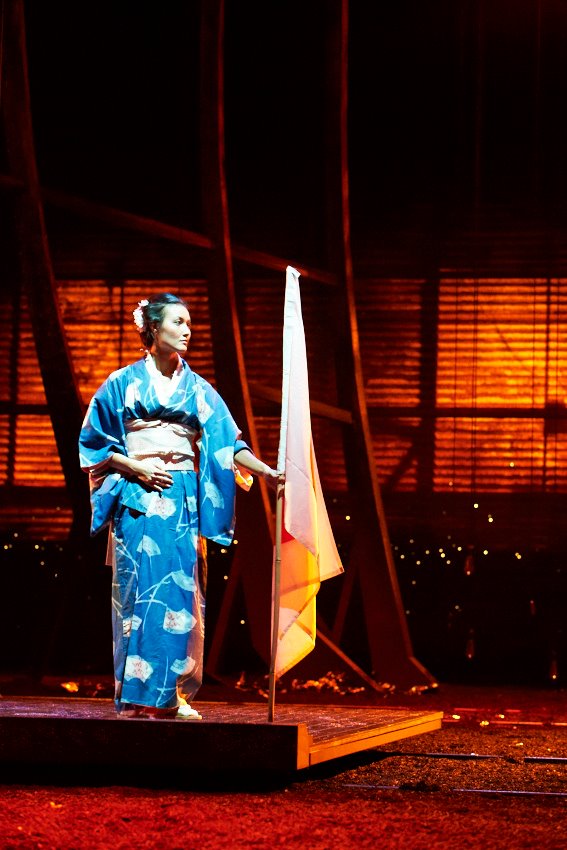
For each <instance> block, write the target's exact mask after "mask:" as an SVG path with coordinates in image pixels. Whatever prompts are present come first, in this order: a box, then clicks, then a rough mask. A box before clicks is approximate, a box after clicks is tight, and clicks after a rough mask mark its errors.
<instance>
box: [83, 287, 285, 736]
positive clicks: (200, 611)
mask: <svg viewBox="0 0 567 850" xmlns="http://www.w3.org/2000/svg"><path fill="white" fill-rule="evenodd" d="M134 320H135V322H136V326H137V327H138V330H139V332H140V336H141V339H142V342H143V344H144V346H145V348H146V355H145V357H143V358H142V359H141V360H138V361H137V362H136V363H133V364H131V365H129V366H125V367H124V368H122V369H118V370H117V371H116V372H113V373H112V374H111V375H110V376H109V377H108V378H107V380H106V381H105V382H104V384H103V385H102V386H101V387H100V388H99V390H97V392H96V393H95V395H94V397H93V398H92V400H91V402H90V405H89V409H88V411H87V414H86V417H85V421H84V423H83V428H82V430H81V435H80V439H79V448H80V462H81V467H82V468H83V469H84V470H85V471H87V472H88V473H89V477H90V485H91V505H92V526H91V534H96V532H97V531H100V530H101V529H102V528H103V527H105V526H107V525H109V526H110V536H109V563H110V564H111V565H112V568H113V594H112V619H113V634H114V674H115V687H116V690H115V702H116V708H117V711H118V712H119V714H122V715H123V716H132V715H134V716H139V715H142V716H144V715H146V716H151V717H161V716H165V717H167V716H178V717H183V718H187V719H200V715H199V714H198V712H197V711H195V710H194V709H192V708H191V706H190V705H189V700H190V699H192V698H193V697H194V695H195V693H196V692H197V690H198V689H199V687H200V685H201V681H202V677H203V643H204V610H205V599H204V595H203V592H202V587H201V581H200V577H199V569H198V565H199V560H200V558H201V556H202V552H201V546H202V543H204V540H202V538H209V539H210V540H213V541H215V542H216V543H220V544H222V545H228V544H230V543H231V541H232V537H233V533H234V500H235V481H236V480H239V483H241V482H242V481H243V478H242V475H241V474H240V470H239V468H242V470H243V471H244V474H245V479H246V485H245V486H247V487H249V485H250V483H251V480H250V476H249V475H248V473H249V472H252V473H255V474H257V475H260V476H263V477H265V478H268V479H270V480H274V481H275V479H277V472H276V471H275V470H274V469H271V468H270V467H269V466H267V465H266V464H265V463H262V461H261V460H259V459H258V458H256V457H255V456H254V455H253V454H252V452H251V451H250V450H249V448H248V446H247V445H246V443H244V442H243V441H242V440H241V439H240V436H241V435H240V431H239V430H238V427H237V425H236V424H235V422H234V420H233V418H232V416H231V415H230V412H229V410H228V408H227V406H226V404H225V403H224V401H223V400H222V398H221V397H220V396H219V394H218V393H217V392H216V391H215V390H214V389H213V387H212V386H211V385H210V384H209V383H207V381H205V380H204V379H203V378H201V377H200V376H199V375H197V374H195V373H194V372H192V370H191V369H190V368H189V366H188V365H187V363H186V362H185V360H183V359H182V355H184V354H185V353H186V351H187V348H188V345H189V340H190V337H191V323H190V316H189V311H188V309H187V306H186V304H185V302H184V301H182V300H181V299H180V298H178V297H177V296H176V295H172V294H171V293H163V294H160V295H156V296H154V297H153V298H152V299H151V300H150V301H146V300H144V301H140V303H139V305H138V307H137V308H136V310H134Z"/></svg>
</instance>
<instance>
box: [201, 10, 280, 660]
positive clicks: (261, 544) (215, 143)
mask: <svg viewBox="0 0 567 850" xmlns="http://www.w3.org/2000/svg"><path fill="white" fill-rule="evenodd" d="M200 69H201V83H200V85H201V91H200V110H201V130H200V142H201V181H202V209H203V216H204V226H205V232H206V235H207V236H209V237H210V238H211V239H212V242H213V246H214V247H213V248H212V250H211V251H210V252H208V255H207V256H208V263H209V264H208V280H209V299H210V314H211V331H212V340H213V357H214V364H215V375H216V379H217V386H218V389H219V391H220V393H221V395H222V396H223V398H224V399H225V400H226V402H227V404H228V405H229V407H230V409H231V412H232V414H233V416H234V418H235V419H236V421H237V423H238V425H239V427H240V428H241V429H242V431H243V433H244V436H245V438H246V439H247V441H248V442H249V443H250V445H251V447H252V449H253V451H254V452H256V453H257V452H258V439H257V436H256V428H255V424H254V416H253V411H252V403H251V399H250V391H249V387H248V381H247V377H246V364H245V360H244V353H243V347H242V341H241V333H240V323H239V317H238V310H237V298H236V290H235V282H234V271H233V262H232V245H231V239H230V226H229V210H228V198H227V187H226V174H225V139H224V0H202V2H201V58H200ZM282 276H283V270H282ZM282 279H283V278H282ZM239 495H240V494H239ZM237 537H238V547H237V548H236V549H235V551H234V557H233V564H232V569H231V574H230V576H229V584H228V586H227V588H226V591H225V594H224V598H223V604H222V606H221V611H220V615H219V619H218V621H217V627H216V630H215V634H214V636H213V640H212V643H211V647H210V650H209V653H208V669H209V672H212V673H214V672H217V671H218V668H219V666H220V665H221V664H222V652H223V648H224V646H225V644H226V642H227V641H228V640H229V639H230V635H229V634H228V625H229V619H230V613H231V606H232V604H233V600H234V596H235V589H236V584H237V583H238V582H240V581H242V584H243V588H244V594H245V599H246V608H247V612H248V617H247V621H248V624H249V629H250V635H251V639H252V644H253V646H254V648H255V649H256V651H257V652H258V653H259V655H260V656H261V657H263V658H264V659H265V660H266V662H267V660H268V658H269V645H270V617H271V613H270V604H271V603H270V600H271V564H272V551H273V532H272V511H271V507H270V502H269V497H268V492H267V489H266V485H265V483H264V482H263V481H259V480H256V481H255V483H254V486H253V487H252V489H251V491H250V492H249V493H248V494H246V495H244V494H243V497H242V498H239V499H238V506H237Z"/></svg>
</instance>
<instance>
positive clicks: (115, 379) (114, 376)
mask: <svg viewBox="0 0 567 850" xmlns="http://www.w3.org/2000/svg"><path fill="white" fill-rule="evenodd" d="M144 369H145V367H144V358H141V359H140V360H136V361H135V363H128V364H127V365H126V366H121V367H120V369H115V370H114V372H111V373H110V375H109V376H108V377H107V379H106V381H105V382H104V383H103V384H102V387H105V386H112V385H116V384H121V383H122V382H128V381H130V380H132V379H133V378H134V377H136V376H137V375H138V374H139V373H140V372H141V373H142V374H143V372H144ZM102 387H101V389H102Z"/></svg>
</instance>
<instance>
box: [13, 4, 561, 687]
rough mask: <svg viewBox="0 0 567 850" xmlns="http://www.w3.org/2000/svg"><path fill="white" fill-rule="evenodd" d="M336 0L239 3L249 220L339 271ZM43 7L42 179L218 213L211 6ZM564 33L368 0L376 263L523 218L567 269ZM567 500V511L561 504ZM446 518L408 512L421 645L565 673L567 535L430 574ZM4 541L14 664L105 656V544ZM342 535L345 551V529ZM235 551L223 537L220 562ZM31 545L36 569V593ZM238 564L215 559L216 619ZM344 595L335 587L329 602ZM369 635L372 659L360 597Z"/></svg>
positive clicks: (156, 212) (536, 9) (56, 230)
mask: <svg viewBox="0 0 567 850" xmlns="http://www.w3.org/2000/svg"><path fill="white" fill-rule="evenodd" d="M326 5H327V4H326V3H325V2H324V0H312V1H311V2H305V0H304V2H299V0H290V2H258V0H256V1H255V2H244V3H242V2H236V0H231V2H228V3H227V5H226V34H225V61H226V69H225V70H226V80H225V94H226V101H225V108H226V142H227V149H226V156H227V161H226V167H227V180H228V195H229V208H230V214H231V231H232V237H233V239H234V241H235V242H239V243H242V244H246V245H248V246H249V247H253V248H258V249H261V250H265V251H269V252H273V253H275V254H278V255H281V256H289V257H294V258H297V260H298V262H303V263H305V264H310V263H311V264H313V265H315V266H318V267H322V268H324V267H325V265H326V256H327V254H326V252H327V234H326V226H325V221H326V217H325V209H324V203H325V201H324V199H325V180H326V176H325V171H324V163H323V157H322V156H321V155H320V152H321V150H323V149H324V146H325V144H326V137H325V134H326V128H325V125H324V121H323V115H324V109H323V106H324V102H325V97H326V95H327V83H326V80H325V76H324V68H325V66H324V61H323V59H324V49H325V48H324V31H325V26H326V20H327V9H326ZM25 10H26V23H27V38H28V60H29V72H30V92H31V103H32V117H33V124H34V134H35V142H36V155H37V163H38V168H39V173H40V180H41V183H42V185H43V186H44V187H48V188H54V189H60V190H64V191H66V192H68V193H70V194H74V195H78V196H82V197H85V198H88V199H90V200H93V201H98V202H101V203H104V204H108V205H110V206H114V207H117V208H119V209H124V210H128V211H130V212H134V213H139V214H141V215H145V216H148V217H151V218H154V219H159V220H162V221H165V222H168V223H172V224H178V225H180V226H183V227H186V228H190V229H193V230H196V231H201V230H203V222H202V220H201V211H200V192H201V188H202V187H201V179H202V175H201V169H200V165H199V122H198V117H199V102H198V75H199V28H198V27H199V14H198V7H197V4H195V3H185V2H169V3H166V4H161V5H158V4H156V3H147V2H134V1H133V0H121V2H119V3H117V2H112V3H111V2H98V3H81V4H77V3H72V2H57V0H54V2H50V3H43V2H40V0H28V2H27V3H26V4H25ZM566 44H567V4H566V3H565V2H563V0H526V2H520V3H518V2H514V0H493V2H490V3H489V2H487V0H485V1H484V2H483V0H477V2H473V0H470V2H466V0H453V2H450V0H446V2H442V1H441V0H440V1H439V2H431V3H423V2H411V0H400V2H397V3H393V4H384V3H361V2H352V3H351V4H350V35H349V113H348V114H349V118H348V133H349V170H350V199H351V215H352V245H353V258H354V264H355V273H356V274H357V275H358V276H359V277H360V279H361V280H362V279H363V278H364V276H365V275H368V274H372V273H373V272H376V273H377V270H379V271H380V272H381V273H384V270H386V273H390V274H391V275H393V276H395V275H396V274H397V273H399V267H398V266H397V265H396V263H399V260H397V259H393V257H394V255H395V257H399V256H400V255H402V256H403V257H404V261H405V262H409V263H412V264H413V265H414V266H415V267H417V268H418V269H419V268H420V264H421V266H422V267H425V266H426V265H427V264H429V263H430V258H431V254H432V253H433V254H435V253H436V252H437V251H438V250H440V248H439V246H441V245H442V244H445V243H446V242H447V241H448V240H451V239H454V240H456V241H457V242H459V240H460V239H464V238H465V237H464V236H463V234H470V233H471V232H472V233H476V234H481V233H482V234H483V238H485V239H486V241H487V242H488V243H490V241H491V239H494V240H495V241H496V240H497V239H498V238H499V234H501V232H502V231H504V230H505V231H506V232H507V233H508V234H512V235H511V236H510V237H509V238H510V241H511V245H512V251H514V246H516V247H517V250H518V257H519V256H520V254H521V248H520V246H521V245H522V240H523V239H524V237H525V234H526V232H527V233H528V234H531V233H537V234H538V239H541V238H542V237H541V234H542V233H543V234H544V236H543V241H542V242H541V243H539V242H538V245H537V247H536V249H534V250H535V255H536V261H537V263H539V268H540V269H541V273H542V274H543V273H547V272H551V273H553V274H557V275H561V274H565V267H564V263H563V256H564V252H563V250H562V249H561V250H558V249H557V246H556V244H555V245H554V246H553V249H551V248H550V247H549V245H546V240H545V233H546V232H547V233H550V232H551V229H553V232H554V233H557V232H562V231H563V230H564V228H565V225H566V224H567V205H566V201H567V170H566V164H565V163H566V150H567V145H566V142H567V118H566V110H565V103H566V102H567V100H566V96H567V67H566V63H567V55H566V48H565V45H566ZM47 221H48V230H49V237H50V240H52V244H53V246H54V250H55V252H56V253H57V250H58V245H61V244H64V241H65V238H66V236H65V232H64V224H63V223H62V221H61V220H58V219H57V218H56V217H54V216H53V215H52V214H50V213H49V211H48V219H47ZM393 245H394V246H395V247H396V251H394V250H393V249H392V246H393ZM485 260H486V257H484V258H483V261H485ZM494 262H496V261H494ZM518 263H519V265H520V272H521V261H518V262H517V263H516V266H518ZM531 268H532V267H531V266H530V269H531ZM502 271H503V270H502V269H499V268H498V267H497V266H494V267H493V268H492V272H493V273H494V274H498V273H502ZM504 271H506V270H504ZM360 285H362V284H360ZM558 495H559V496H561V494H558ZM535 510H537V506H536V507H535ZM555 510H556V511H557V513H556V516H555V526H556V528H561V527H562V524H563V521H564V520H563V510H562V503H561V501H558V502H557V503H556V507H555ZM440 533H441V532H440ZM428 534H429V536H427V535H425V534H423V535H421V537H419V538H418V537H417V536H416V535H415V534H414V532H413V529H412V528H411V527H410V526H407V527H406V528H403V527H402V528H400V527H399V525H398V526H396V528H395V536H394V541H393V542H394V544H395V546H396V549H395V553H396V558H397V564H398V568H399V578H400V583H401V585H402V593H403V597H404V604H405V605H406V607H407V610H408V612H410V613H409V615H408V616H409V624H410V630H411V634H412V639H413V641H414V644H415V650H416V655H417V656H418V657H419V658H420V660H421V661H422V662H423V663H424V664H425V665H426V666H427V667H429V668H430V669H431V670H432V672H433V673H434V675H436V676H438V677H439V678H442V679H451V678H452V679H460V680H463V679H464V680H466V681H516V682H538V683H541V682H546V683H550V684H556V683H557V682H558V681H559V682H561V676H562V667H561V661H562V659H563V658H565V632H564V626H563V623H564V619H565V605H566V602H567V599H566V593H565V590H566V588H565V567H564V552H563V549H562V546H561V544H559V545H558V544H557V535H556V536H555V537H554V543H553V545H547V544H546V542H545V541H543V542H540V543H539V544H538V545H537V546H533V547H532V549H531V550H530V551H529V553H526V557H525V558H524V560H523V561H522V563H521V564H519V563H518V560H517V559H516V557H515V548H516V547H515V543H516V541H515V540H510V544H509V547H508V549H507V547H506V545H504V546H502V547H501V548H500V551H499V552H498V553H497V554H495V555H494V556H492V555H491V557H490V558H489V559H487V560H485V561H483V562H482V563H480V564H479V563H477V564H476V570H475V573H474V575H472V576H470V575H469V576H467V575H465V573H464V572H463V570H462V569H461V568H459V570H457V569H455V571H447V570H446V568H445V567H444V565H443V563H442V562H441V561H440V560H439V559H437V561H436V562H435V564H434V565H433V567H432V569H431V570H430V571H429V573H428V574H427V578H426V579H425V580H420V582H419V585H418V586H417V587H416V586H415V585H414V584H413V583H412V582H413V581H414V579H415V568H414V567H413V566H410V558H409V556H410V555H412V556H413V557H414V560H413V561H412V562H411V563H412V564H413V563H414V561H415V557H417V555H416V552H417V553H418V554H419V553H420V552H422V551H424V550H425V549H426V548H427V547H428V546H430V545H431V543H432V542H435V539H434V538H435V532H434V531H433V532H431V531H429V532H428ZM559 538H561V535H559ZM6 541H7V543H6V546H9V547H11V548H9V549H5V550H4V554H3V559H4V563H5V575H6V580H5V592H6V594H7V598H10V599H13V600H14V606H13V607H11V609H10V615H9V617H8V618H5V620H4V624H3V626H2V628H3V630H4V641H3V643H4V645H5V646H7V645H8V644H9V645H10V650H9V652H8V654H7V655H6V667H7V668H10V669H15V670H26V669H27V670H32V671H33V672H34V673H35V674H42V673H45V672H46V671H57V672H65V671H70V672H74V671H77V670H78V671H81V670H83V671H87V672H89V671H90V672H93V673H96V672H101V671H103V670H107V669H108V668H109V660H110V654H109V646H108V642H109V635H108V636H107V634H106V625H104V626H103V627H102V628H101V622H100V621H101V618H103V617H106V607H105V606H106V599H107V593H108V584H109V576H108V574H107V572H105V571H101V570H96V569H94V568H93V567H92V564H93V563H95V562H96V560H97V559H99V563H100V558H101V553H102V550H103V545H102V544H101V543H100V541H94V542H92V544H89V548H88V552H83V553H77V552H76V551H74V550H73V551H70V550H69V549H68V547H67V544H65V543H44V542H42V541H34V540H27V541H18V542H17V543H15V542H14V540H13V539H12V538H11V537H9V536H7V537H6ZM339 542H340V543H341V545H342V546H343V552H344V553H345V557H346V558H348V535H346V534H345V535H344V537H342V538H341V535H340V534H339ZM402 554H403V555H404V558H403V559H402V558H401V555H402ZM406 555H407V556H408V557H407V559H406ZM222 558H225V556H224V555H221V554H220V553H219V552H217V551H215V550H213V553H212V559H213V561H214V560H215V559H218V560H221V559H222ZM40 561H43V562H44V563H43V564H42V565H41V566H40ZM62 561H64V562H65V564H66V567H63V569H62V567H61V564H62ZM223 563H224V562H223ZM22 564H26V568H25V573H26V579H25V581H26V582H27V580H28V577H29V578H30V580H32V583H33V586H34V599H33V600H28V601H27V602H22V599H23V598H24V599H25V594H24V593H23V583H24V580H23V579H22V572H21V568H22ZM45 564H47V569H44V567H45ZM461 567H462V564H461ZM223 572H224V569H219V570H218V571H217V572H216V573H215V572H214V571H212V573H213V575H216V576H217V578H216V579H214V578H213V580H212V581H213V583H212V585H211V588H210V595H211V604H210V606H209V614H210V618H211V620H212V621H214V616H215V610H216V607H215V606H216V603H215V600H217V601H218V599H219V598H220V596H221V595H222V576H221V574H222V573H223ZM62 574H63V575H64V588H63V589H61V579H62ZM215 581H216V582H217V586H215ZM86 585H88V591H87V592H86V593H85V586H86ZM334 593H335V591H333V590H332V589H329V590H327V589H325V590H324V592H322V594H321V611H322V613H323V614H325V610H326V608H328V609H329V610H331V609H332V607H333V603H334ZM79 599H80V603H79V604H77V600H79ZM22 604H23V605H24V607H25V608H26V610H28V614H25V615H24V614H22V612H21V605H22ZM541 612H543V614H542V613H541ZM28 615H29V616H28ZM73 633H74V634H75V636H76V637H75V638H74V639H71V640H70V639H69V634H73ZM350 634H351V638H350V640H351V643H352V646H351V647H349V649H352V651H353V654H354V655H355V656H358V658H359V659H360V661H361V662H362V663H364V661H365V660H366V658H365V648H364V646H363V640H362V638H361V636H360V635H358V634H357V623H356V618H355V620H354V621H353V623H352V624H351V631H350ZM359 639H360V640H359ZM234 651H235V656H238V654H239V653H242V654H243V656H242V657H245V653H246V651H247V650H246V646H245V641H244V642H243V643H242V644H241V643H240V642H239V640H238V639H237V638H235V650H234Z"/></svg>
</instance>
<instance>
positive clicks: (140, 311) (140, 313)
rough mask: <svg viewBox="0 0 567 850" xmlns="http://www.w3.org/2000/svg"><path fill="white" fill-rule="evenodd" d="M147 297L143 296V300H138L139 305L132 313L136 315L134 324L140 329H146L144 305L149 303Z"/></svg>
mask: <svg viewBox="0 0 567 850" xmlns="http://www.w3.org/2000/svg"><path fill="white" fill-rule="evenodd" d="M149 303H150V302H149V301H148V299H147V298H143V299H142V300H141V301H138V306H137V307H136V309H135V310H133V311H132V315H133V316H134V324H135V325H136V327H137V328H138V330H139V331H143V330H144V324H145V322H144V307H145V306H146V304H149Z"/></svg>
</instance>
